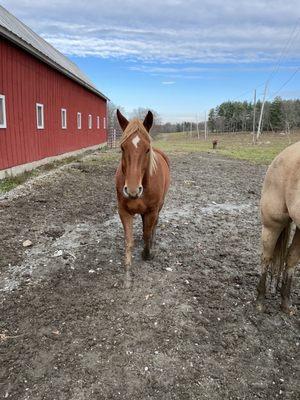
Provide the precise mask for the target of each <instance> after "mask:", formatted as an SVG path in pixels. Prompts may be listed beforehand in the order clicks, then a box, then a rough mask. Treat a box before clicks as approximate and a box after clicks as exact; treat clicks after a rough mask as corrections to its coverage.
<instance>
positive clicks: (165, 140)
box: [0, 132, 300, 193]
mask: <svg viewBox="0 0 300 400" xmlns="http://www.w3.org/2000/svg"><path fill="white" fill-rule="evenodd" d="M213 139H217V140H218V146H217V149H216V150H213V149H212V140H213ZM299 140H300V132H297V133H293V134H291V135H290V137H287V136H286V135H281V134H279V133H277V134H273V133H264V134H263V135H262V136H261V140H260V141H259V143H258V144H257V145H253V144H252V135H251V134H249V133H239V134H228V133H226V134H225V133H221V134H216V135H209V136H208V139H207V140H204V137H203V134H202V135H201V137H200V139H197V137H196V135H195V133H194V135H193V136H192V137H191V136H190V134H189V136H187V135H186V134H185V133H168V134H161V135H159V136H158V138H157V139H156V140H155V141H154V146H156V147H158V148H160V149H162V150H164V151H166V152H167V153H169V154H170V153H173V154H176V153H177V154H178V153H194V152H214V153H217V154H222V155H224V156H227V157H231V158H237V159H240V160H248V161H250V162H253V163H258V164H269V163H270V162H271V161H272V160H273V158H274V157H275V156H276V155H277V154H278V153H279V152H280V151H281V150H283V149H284V148H285V147H287V146H289V145H290V144H291V143H295V142H297V141H299ZM102 151H103V157H101V158H102V162H104V163H105V162H106V160H109V159H111V158H118V157H119V155H118V154H117V152H116V151H111V150H107V151H105V150H104V149H103V150H102ZM80 158H81V157H69V158H66V159H65V160H61V161H57V162H54V163H51V164H47V165H44V166H43V167H40V168H37V169H35V170H33V171H30V172H25V173H23V174H21V175H18V176H16V177H12V178H6V179H2V180H0V193H5V192H8V191H10V190H11V189H13V188H15V187H16V186H18V185H20V184H22V183H24V182H26V181H27V180H28V179H30V178H33V177H35V176H37V175H40V174H41V173H45V172H46V171H50V170H51V169H54V168H57V167H59V166H62V165H64V164H68V163H70V162H72V161H76V160H79V159H80ZM88 162H91V163H92V162H93V159H92V158H90V159H89V160H88ZM97 162H99V160H98V161H97Z"/></svg>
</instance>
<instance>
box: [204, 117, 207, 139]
mask: <svg viewBox="0 0 300 400" xmlns="http://www.w3.org/2000/svg"><path fill="white" fill-rule="evenodd" d="M206 139H207V121H206V111H205V113H204V140H206Z"/></svg>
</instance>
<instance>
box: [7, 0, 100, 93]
mask: <svg viewBox="0 0 300 400" xmlns="http://www.w3.org/2000/svg"><path fill="white" fill-rule="evenodd" d="M0 36H4V37H5V38H6V39H8V40H9V41H11V42H13V43H15V44H17V45H18V46H20V47H22V48H23V49H24V50H26V51H27V52H29V53H31V54H33V55H34V56H35V57H37V58H39V59H40V60H42V61H44V62H45V63H47V64H49V65H51V67H53V68H55V69H57V70H59V71H60V72H61V73H63V74H64V75H67V76H68V77H69V78H71V79H73V80H75V81H76V82H78V83H79V84H81V85H82V86H84V87H86V88H87V89H89V90H91V91H92V92H94V93H95V94H97V95H98V96H100V97H102V98H103V99H105V100H108V98H107V97H106V96H105V95H104V94H102V93H101V92H100V91H99V90H98V89H97V88H96V87H95V86H94V85H93V83H92V82H91V81H90V80H89V79H88V78H87V77H86V76H85V74H84V73H83V72H82V71H81V70H80V69H79V68H78V67H77V65H76V64H74V63H73V62H72V61H71V60H69V59H68V58H67V57H66V56H64V55H63V54H62V53H60V52H59V51H58V50H56V49H55V48H54V47H53V46H51V44H50V43H48V42H46V40H44V39H42V38H41V37H40V36H39V35H37V34H36V33H35V32H33V31H32V30H31V29H30V28H29V27H28V26H26V25H25V24H23V22H21V21H20V20H18V19H17V18H16V17H15V16H14V15H12V14H11V13H9V12H8V11H7V10H6V9H5V8H4V7H2V6H1V5H0Z"/></svg>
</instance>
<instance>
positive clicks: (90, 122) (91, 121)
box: [89, 114, 93, 129]
mask: <svg viewBox="0 0 300 400" xmlns="http://www.w3.org/2000/svg"><path fill="white" fill-rule="evenodd" d="M92 124H93V120H92V116H91V114H89V129H92Z"/></svg>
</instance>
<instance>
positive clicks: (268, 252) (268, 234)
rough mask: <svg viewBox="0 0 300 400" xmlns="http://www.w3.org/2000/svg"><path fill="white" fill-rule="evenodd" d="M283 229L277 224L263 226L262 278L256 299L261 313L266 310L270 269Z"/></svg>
mask: <svg viewBox="0 0 300 400" xmlns="http://www.w3.org/2000/svg"><path fill="white" fill-rule="evenodd" d="M283 228H284V226H282V225H279V224H278V225H277V224H276V225H274V226H272V227H266V226H263V228H262V236H261V239H262V257H261V276H260V280H259V283H258V286H257V299H256V307H257V309H258V310H259V311H263V310H264V300H265V296H266V282H267V274H268V269H269V266H270V264H271V262H272V258H273V255H274V249H275V246H276V243H277V240H278V238H279V236H280V233H281V232H282V230H283Z"/></svg>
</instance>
